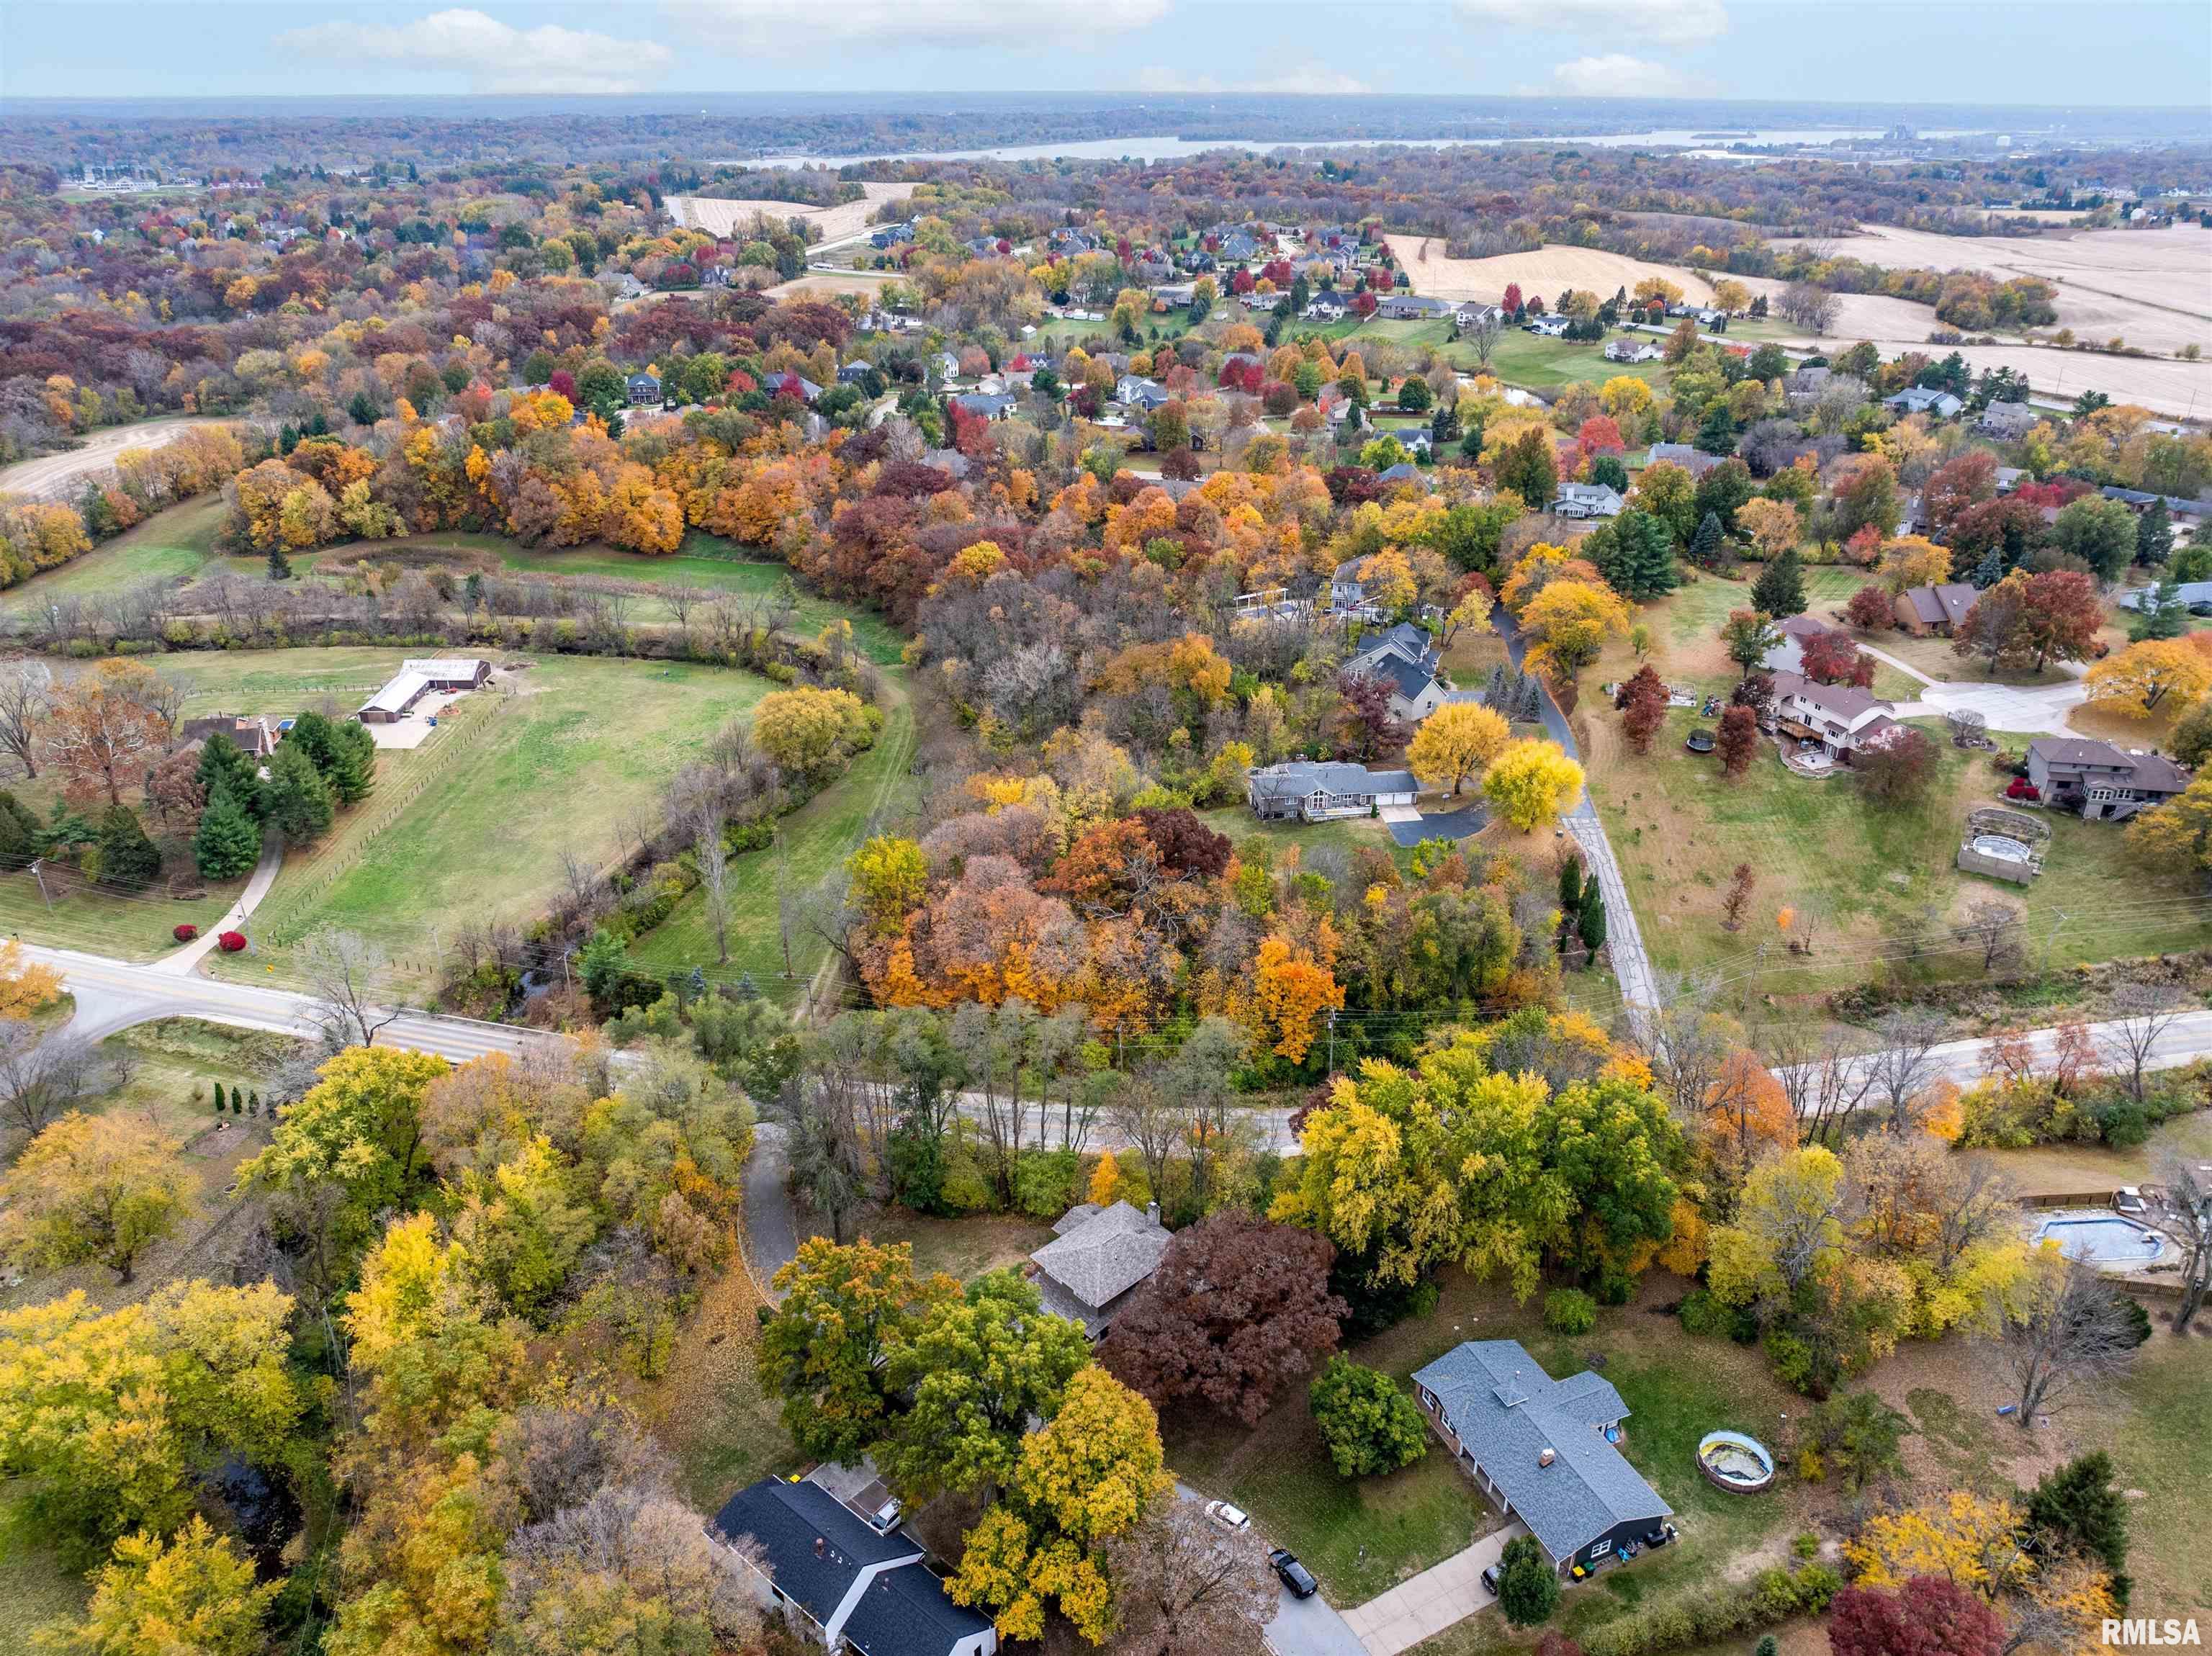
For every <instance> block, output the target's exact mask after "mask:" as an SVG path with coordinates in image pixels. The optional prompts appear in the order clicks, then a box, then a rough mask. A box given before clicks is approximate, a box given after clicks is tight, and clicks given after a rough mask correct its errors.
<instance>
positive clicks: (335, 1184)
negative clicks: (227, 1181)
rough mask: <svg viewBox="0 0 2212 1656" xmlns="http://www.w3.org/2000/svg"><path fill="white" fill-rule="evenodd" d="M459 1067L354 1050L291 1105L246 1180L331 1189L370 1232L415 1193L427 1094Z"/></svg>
mask: <svg viewBox="0 0 2212 1656" xmlns="http://www.w3.org/2000/svg"><path fill="white" fill-rule="evenodd" d="M451 1068H452V1065H448V1064H447V1062H446V1060H445V1059H442V1058H437V1057H435V1056H433V1055H431V1054H429V1053H428V1052H407V1051H404V1050H402V1049H400V1048H397V1047H389V1046H349V1047H348V1048H347V1049H346V1050H345V1051H344V1052H340V1053H339V1054H337V1057H335V1058H333V1059H330V1060H329V1061H328V1062H327V1063H325V1065H323V1066H322V1068H321V1069H320V1070H319V1071H316V1075H317V1080H316V1083H315V1084H314V1085H313V1087H311V1088H309V1089H307V1092H306V1094H305V1095H302V1096H301V1098H300V1099H299V1100H298V1101H295V1102H294V1103H293V1104H290V1105H289V1106H288V1107H286V1108H285V1110H284V1113H283V1115H281V1116H280V1117H278V1118H277V1122H276V1128H275V1130H274V1131H273V1133H272V1134H271V1137H270V1143H269V1145H268V1147H267V1148H266V1149H264V1150H262V1151H261V1152H260V1154H259V1155H258V1156H254V1157H253V1158H252V1160H250V1161H248V1162H246V1164H245V1165H244V1166H243V1167H242V1168H240V1170H239V1176H240V1180H242V1181H243V1182H246V1183H248V1184H251V1185H258V1186H264V1187H265V1188H268V1189H270V1190H277V1191H289V1192H305V1191H306V1190H307V1189H309V1188H311V1187H314V1186H331V1187H332V1188H333V1189H334V1190H336V1191H337V1192H338V1194H339V1195H340V1197H341V1198H342V1199H343V1204H344V1205H345V1207H346V1208H347V1209H348V1210H349V1211H350V1213H351V1214H352V1216H354V1218H355V1220H356V1222H358V1223H359V1224H361V1225H363V1226H365V1225H366V1223H367V1222H368V1216H370V1215H372V1214H374V1212H375V1211H376V1210H379V1209H380V1208H385V1207H388V1206H391V1205H392V1204H395V1203H397V1202H398V1201H399V1200H400V1199H401V1198H404V1196H405V1195H407V1194H408V1193H409V1192H410V1190H411V1189H412V1188H413V1186H414V1182H415V1180H416V1175H417V1174H418V1172H419V1171H420V1163H419V1161H418V1157H419V1156H420V1155H421V1152H422V1099H423V1095H424V1093H425V1092H426V1091H427V1090H428V1088H429V1086H430V1084H431V1083H433V1082H435V1081H436V1080H437V1079H438V1078H439V1077H441V1076H443V1075H445V1074H447V1072H448V1071H450V1070H451Z"/></svg>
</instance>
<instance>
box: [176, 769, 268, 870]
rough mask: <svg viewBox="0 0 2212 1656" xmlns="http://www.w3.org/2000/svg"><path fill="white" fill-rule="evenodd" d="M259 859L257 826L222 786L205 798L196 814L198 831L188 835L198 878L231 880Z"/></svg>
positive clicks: (258, 825)
mask: <svg viewBox="0 0 2212 1656" xmlns="http://www.w3.org/2000/svg"><path fill="white" fill-rule="evenodd" d="M260 859H261V825H260V824H259V823H258V822H255V821H254V820H253V817H252V814H251V813H249V812H248V811H247V810H246V807H245V806H244V805H241V804H239V802H238V796H237V795H236V794H235V793H234V792H232V791H231V788H230V785H229V784H228V782H224V783H222V784H221V785H219V786H217V787H216V789H215V791H214V792H211V793H210V794H209V795H208V802H207V809H206V810H204V811H202V812H201V813H200V825H199V828H198V831H197V832H196V833H195V834H193V835H192V860H193V862H194V863H196V864H198V867H199V870H200V877H202V878H203V879H208V880H234V879H236V878H237V877H239V876H240V875H241V874H244V873H246V871H247V870H250V869H252V866H253V865H254V864H255V863H257V862H258V861H259V860H260Z"/></svg>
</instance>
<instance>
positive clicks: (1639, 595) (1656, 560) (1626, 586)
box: [1588, 507, 1674, 602]
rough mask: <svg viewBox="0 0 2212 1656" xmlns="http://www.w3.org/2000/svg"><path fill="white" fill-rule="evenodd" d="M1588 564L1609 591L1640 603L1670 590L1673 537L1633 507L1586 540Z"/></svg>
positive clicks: (1659, 522) (1658, 521)
mask: <svg viewBox="0 0 2212 1656" xmlns="http://www.w3.org/2000/svg"><path fill="white" fill-rule="evenodd" d="M1588 551H1589V555H1590V561H1592V562H1594V563H1595V564H1596V565H1597V567H1598V572H1599V573H1601V574H1602V575H1603V576H1604V577H1605V579H1606V582H1607V585H1610V586H1611V587H1612V588H1613V591H1616V592H1618V593H1620V595H1621V597H1625V598H1628V599H1631V600H1634V601H1638V602H1640V601H1641V600H1643V599H1645V598H1655V597H1661V596H1662V595H1663V594H1665V593H1668V592H1671V591H1674V536H1673V534H1672V533H1671V532H1670V531H1668V527H1667V525H1666V523H1665V521H1664V520H1663V519H1660V518H1657V517H1655V516H1654V515H1653V514H1651V513H1649V512H1642V511H1638V510H1637V509H1636V508H1634V507H1631V508H1630V509H1629V510H1627V511H1626V512H1624V513H1621V514H1620V516H1619V517H1618V518H1615V519H1613V521H1612V522H1611V523H1610V524H1607V525H1606V526H1605V527H1604V528H1602V529H1601V530H1599V531H1597V532H1596V533H1595V535H1592V536H1591V537H1590V539H1589V546H1588Z"/></svg>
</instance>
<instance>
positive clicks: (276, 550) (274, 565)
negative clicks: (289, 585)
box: [269, 545, 292, 580]
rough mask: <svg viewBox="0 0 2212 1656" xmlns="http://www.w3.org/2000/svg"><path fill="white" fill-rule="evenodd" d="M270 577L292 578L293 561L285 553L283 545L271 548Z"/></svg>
mask: <svg viewBox="0 0 2212 1656" xmlns="http://www.w3.org/2000/svg"><path fill="white" fill-rule="evenodd" d="M269 579H270V580H289V579H292V561H291V559H289V558H288V557H286V556H285V555H284V549H283V547H282V546H281V545H279V546H272V547H270V549H269Z"/></svg>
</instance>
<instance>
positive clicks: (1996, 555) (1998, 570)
mask: <svg viewBox="0 0 2212 1656" xmlns="http://www.w3.org/2000/svg"><path fill="white" fill-rule="evenodd" d="M1968 579H1971V580H1972V582H1973V584H1974V585H1976V586H1978V588H1980V589H1981V590H1982V591H1984V592H1986V591H1989V590H1990V588H1991V587H1992V586H1995V585H1996V584H1997V583H1998V582H1999V581H2001V580H2002V579H2004V555H2003V554H2002V552H2000V551H1999V550H1998V549H1996V547H1994V546H1993V547H1991V548H1990V549H1989V550H1988V551H1986V552H1984V553H1983V554H1982V561H1980V562H1979V563H1978V564H1976V565H1975V566H1974V573H1972V575H1971V576H1970V577H1968Z"/></svg>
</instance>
